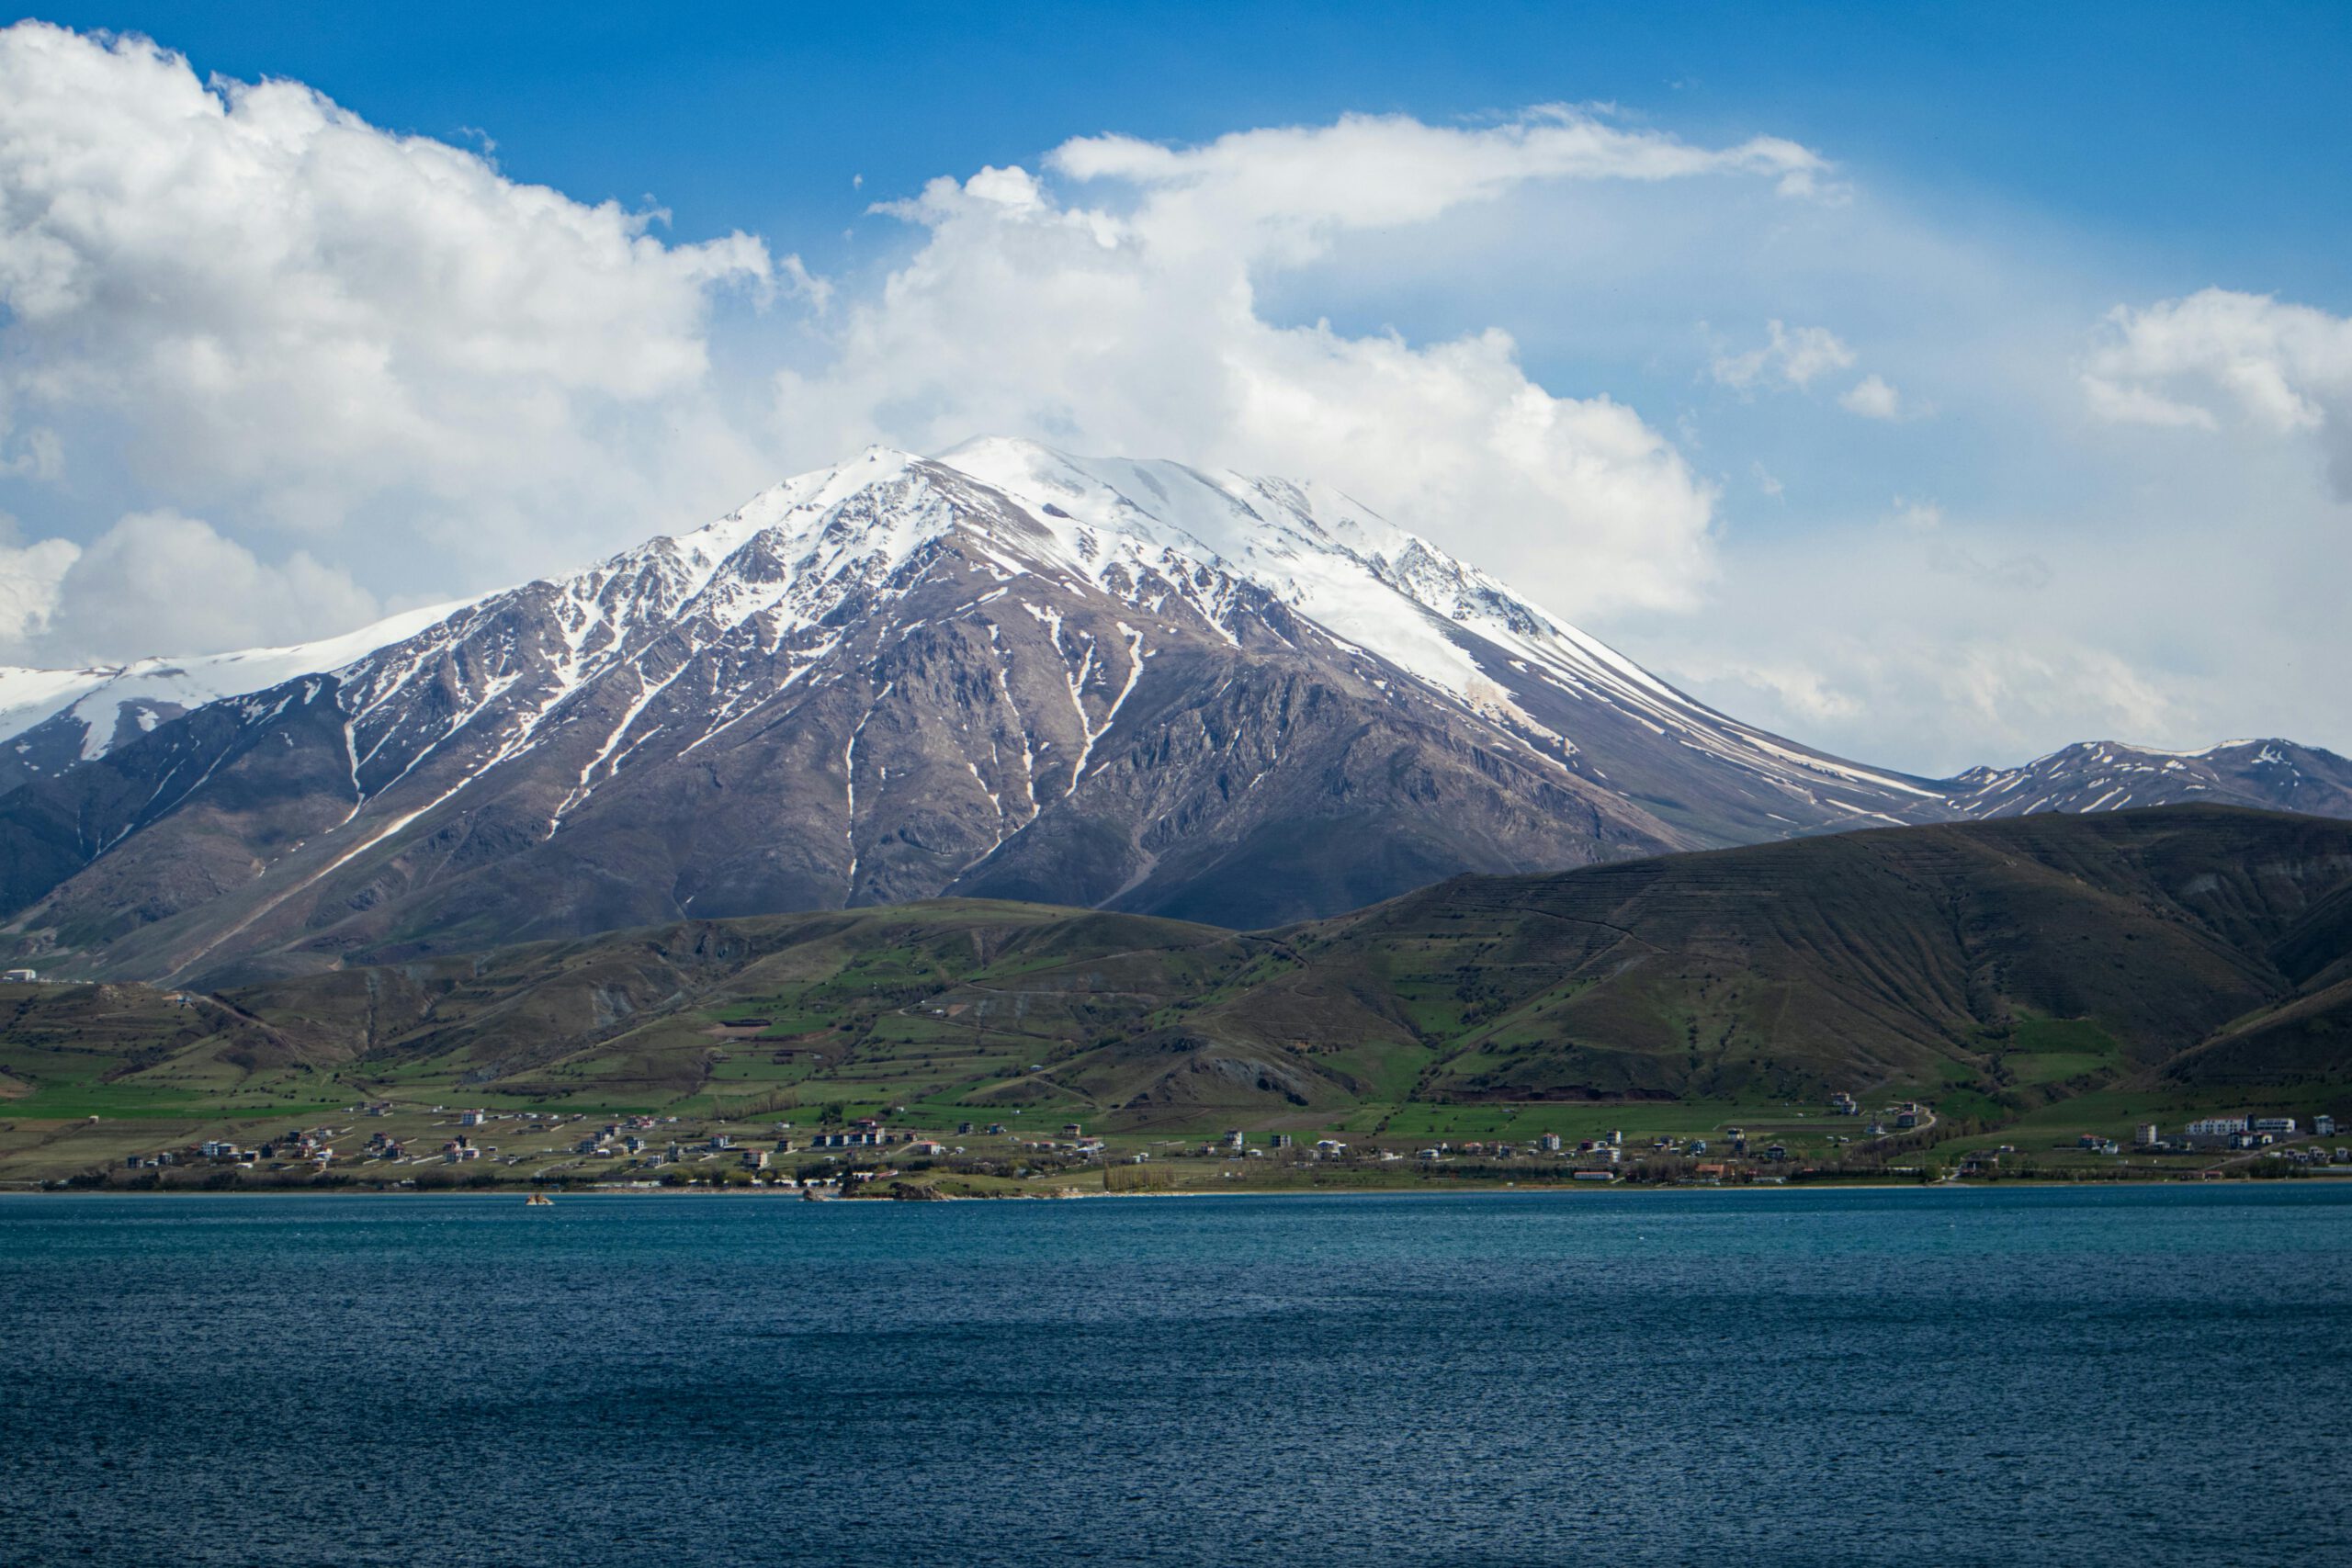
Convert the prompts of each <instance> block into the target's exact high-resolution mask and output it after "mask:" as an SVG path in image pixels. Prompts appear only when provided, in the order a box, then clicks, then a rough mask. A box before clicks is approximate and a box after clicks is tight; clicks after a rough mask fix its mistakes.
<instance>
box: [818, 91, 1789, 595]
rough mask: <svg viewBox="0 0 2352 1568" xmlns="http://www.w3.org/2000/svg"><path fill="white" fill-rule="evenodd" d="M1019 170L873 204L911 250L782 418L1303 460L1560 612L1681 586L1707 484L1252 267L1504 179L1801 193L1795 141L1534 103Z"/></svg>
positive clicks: (1701, 521)
mask: <svg viewBox="0 0 2352 1568" xmlns="http://www.w3.org/2000/svg"><path fill="white" fill-rule="evenodd" d="M1045 166H1046V171H1047V175H1046V177H1041V176H1039V175H1033V174H1031V173H1030V172H1028V171H1027V170H1024V169H1021V168H988V169H983V170H981V171H980V172H979V173H978V174H977V175H972V176H971V177H970V178H968V179H967V180H964V181H961V182H957V181H955V180H948V179H941V180H937V181H934V182H933V183H932V184H931V185H930V186H927V187H926V188H925V189H924V191H923V192H922V195H921V196H920V197H916V198H915V199H913V200H910V201H906V202H902V203H898V204H895V205H893V206H891V207H889V208H888V209H887V210H888V211H889V212H891V213H893V214H894V215H896V216H898V217H899V218H902V219H904V220H908V221H909V222H910V223H913V224H915V225H917V226H918V227H919V228H920V230H921V231H922V243H921V244H920V245H919V247H918V248H917V250H916V251H915V253H914V254H913V255H912V256H911V257H910V258H909V259H908V261H907V262H906V264H905V265H903V266H901V267H899V269H898V270H896V271H895V272H894V273H892V275H891V276H890V277H889V278H888V283H887V284H886V285H885V286H884V287H883V288H881V289H880V290H879V291H878V293H877V294H876V296H874V297H872V298H869V299H862V300H860V301H858V302H856V303H854V304H853V305H851V306H850V307H849V308H848V309H847V310H845V311H843V312H842V314H841V318H840V320H839V321H838V323H837V330H836V333H835V335H834V336H833V338H832V340H831V343H832V348H833V353H832V357H831V362H830V363H828V364H825V365H823V366H821V367H814V368H811V369H809V370H796V371H791V372H787V373H786V374H784V375H783V376H781V377H780V378H778V382H777V400H778V408H779V415H780V419H781V422H782V423H783V425H784V427H785V428H786V429H788V430H791V431H793V432H795V433H796V434H797V436H798V437H799V438H800V439H802V440H804V441H805V440H809V439H810V438H811V433H812V432H821V433H826V434H823V435H821V436H820V437H818V438H817V439H818V440H819V443H820V446H831V447H832V448H833V449H836V450H839V449H844V448H847V447H850V446H854V445H855V444H857V443H858V442H860V441H862V440H865V439H875V438H878V439H888V440H896V441H898V442H899V443H900V444H902V445H907V446H916V447H934V446H944V445H948V444H952V443H953V442H955V441H957V440H960V439H962V438H963V437H965V436H967V435H969V434H976V433H979V432H991V431H1002V432H1014V433H1021V434H1034V435H1037V436H1040V437H1043V438H1045V439H1047V440H1051V441H1057V442H1060V443H1062V444H1065V445H1069V446H1076V447H1079V448H1080V449H1085V450H1102V451H1117V452H1157V453H1161V454H1164V455H1167V456H1171V457H1179V458H1184V459H1188V460H1193V461H1202V462H1213V463H1218V464H1223V465H1227V466H1231V467H1236V468H1245V469H1258V470H1266V471H1273V472H1280V473H1289V474H1300V475H1311V476H1315V477H1317V478H1320V479H1326V480H1328V481H1329V482H1332V483H1335V484H1337V485H1339V486H1340V487H1341V488H1343V489H1346V490H1348V491H1351V493H1353V494H1355V495H1356V496H1357V497H1358V498H1359V499H1361V500H1363V502H1366V503H1367V504H1369V505H1372V506H1374V507H1375V508H1378V509H1380V510H1382V511H1385V512H1387V513H1391V514H1393V515H1395V516H1397V517H1398V518H1401V519H1409V520H1411V521H1412V522H1413V523H1414V524H1415V525H1417V526H1420V527H1423V528H1426V529H1431V530H1434V531H1437V532H1441V533H1442V534H1443V535H1444V536H1445V537H1446V539H1447V541H1448V542H1449V543H1450V544H1451V545H1452V546H1453V547H1456V548H1458V549H1461V550H1463V551H1464V553H1467V554H1469V555H1471V556H1473V557H1475V558H1480V559H1481V560H1483V561H1484V562H1486V563H1487V564H1489V565H1492V566H1496V567H1498V568H1500V569H1502V570H1508V571H1511V572H1513V573H1515V574H1517V575H1519V576H1520V577H1521V580H1522V581H1526V582H1527V584H1528V586H1530V587H1531V588H1532V589H1534V590H1536V591H1537V592H1540V593H1542V594H1543V595H1544V597H1545V598H1547V599H1548V600H1550V601H1551V602H1553V603H1554V604H1556V605H1558V606H1559V607H1560V608H1562V609H1564V610H1566V611H1567V612H1569V613H1572V614H1573V613H1578V612H1582V611H1586V610H1589V609H1593V608H1596V607H1600V606H1605V605H1609V604H1690V603H1691V602H1692V601H1693V599H1694V596H1695V595H1696V593H1697V592H1699V591H1700V589H1701V588H1702V585H1703V583H1704V582H1705V581H1706V580H1707V578H1708V576H1709V574H1710V570H1711V540H1710V536H1711V528H1712V517H1713V496H1714V490H1713V486H1712V485H1711V484H1710V483H1709V482H1707V481H1705V480H1703V479H1701V478H1700V477H1699V476H1697V475H1696V474H1694V473H1693V472H1692V470H1691V468H1690V466H1689V465H1688V463H1687V462H1686V461H1685V459H1684V458H1683V457H1682V455H1681V454H1680V453H1679V451H1678V450H1677V449H1676V447H1675V446H1673V444H1671V443H1670V442H1668V440H1667V439H1666V438H1665V437H1664V436H1662V435H1661V434H1659V433H1658V432H1657V431H1656V430H1654V429H1653V428H1651V427H1650V425H1649V424H1647V423H1645V421H1644V420H1643V419H1642V418H1641V417H1640V416H1639V415H1638V414H1637V413H1635V412H1634V411H1633V410H1632V409H1630V408H1628V407H1626V406H1625V405H1623V404H1622V403H1620V402H1617V401H1614V400H1611V399H1610V398H1609V397H1607V396H1605V395H1595V396H1585V397H1576V396H1562V395H1558V394H1555V392H1553V391H1552V390H1550V389H1546V388H1545V387H1544V386H1542V385H1539V384H1538V383H1537V382H1536V381H1535V380H1534V379H1533V378H1531V377H1530V376H1529V375H1528V374H1527V372H1526V371H1525V369H1524V368H1523V367H1522V366H1521V363H1520V357H1519V353H1518V348H1517V345H1516V344H1515V343H1514V341H1513V340H1512V338H1511V337H1510V335H1509V334H1508V333H1503V332H1500V331H1497V330H1487V331H1481V332H1474V333H1468V334H1466V335H1462V336H1458V337H1453V338H1451V339H1447V340H1444V341H1438V342H1432V343H1418V344H1417V343H1413V342H1409V341H1408V340H1407V339H1406V338H1404V337H1403V336H1402V335H1401V334H1398V333H1393V332H1390V333H1368V334H1350V333H1343V332H1340V331H1338V330H1336V329H1334V328H1333V327H1332V326H1331V325H1330V324H1329V322H1328V321H1317V322H1314V323H1311V324H1298V325H1282V324H1277V323H1276V322H1274V321H1270V320H1268V319H1267V318H1266V316H1265V314H1264V313H1263V312H1262V310H1261V307H1260V293H1259V285H1260V284H1261V281H1262V280H1263V279H1264V278H1265V277H1266V276H1268V275H1270V274H1272V273H1277V272H1280V271H1283V270H1284V269H1288V268H1295V267H1299V266H1303V265H1306V264H1308V263H1311V262H1314V261H1317V260H1318V259H1320V258H1321V257H1323V256H1324V255H1326V254H1328V253H1329V250H1330V249H1331V248H1332V247H1333V246H1334V245H1335V244H1337V243H1339V242H1340V239H1341V238H1342V237H1343V236H1344V235H1346V234H1348V233H1350V232H1351V231H1375V230H1389V229H1395V228H1398V227H1409V226H1415V225H1423V224H1428V223H1430V222H1432V221H1435V220H1438V219H1440V218H1442V217H1443V216H1444V215H1446V214H1447V213H1449V212H1452V211H1453V210H1455V209H1458V208H1461V207H1463V206H1464V205H1465V204H1473V203H1481V202H1488V201H1492V200H1494V199H1496V198H1497V197H1499V196H1500V195H1502V194H1503V193H1504V192H1506V191H1508V190H1510V189H1511V188H1512V187H1513V186H1520V185H1524V184H1526V183H1529V182H1533V181H1556V180H1625V181H1643V182H1656V181H1666V180H1675V179H1694V178H1701V177H1715V178H1732V179H1755V178H1758V177H1761V178H1764V179H1768V180H1770V182H1771V183H1772V185H1773V186H1774V187H1775V188H1778V189H1781V190H1782V191H1784V192H1787V193H1789V194H1791V195H1803V194H1804V193H1806V192H1808V191H1810V190H1812V189H1814V188H1815V185H1816V182H1817V180H1818V178H1819V176H1820V175H1821V173H1822V172H1823V169H1824V165H1823V164H1822V163H1821V161H1820V160H1819V159H1818V158H1817V157H1815V155H1814V154H1812V153H1810V152H1806V151H1805V150H1804V149H1803V148H1800V147H1797V146H1795V145H1794V144H1792V143H1789V142H1785V141H1770V140H1764V141H1748V142H1743V143H1741V144H1739V145H1737V146H1734V147H1729V148H1724V149H1708V148H1700V147H1693V146H1691V145H1689V144H1687V143H1684V142H1682V141H1677V140H1675V139H1673V138H1671V137H1668V136H1664V135H1660V134H1657V133H1655V132H1647V131H1629V130H1622V129H1619V128H1616V127H1612V126H1610V125H1607V124H1604V123H1602V122H1600V121H1599V120H1596V119H1594V118H1589V117H1588V116H1584V115H1580V114H1577V113H1575V112H1572V111H1569V110H1565V109H1549V110H1544V111H1542V112H1540V113H1538V114H1535V115H1533V116H1531V117H1528V118H1524V119H1521V120H1515V121H1511V122H1508V123H1504V124H1499V125H1491V126H1486V127H1481V128H1475V129H1464V128H1450V127H1437V126H1430V125H1425V124H1422V123H1420V122H1419V121H1417V120H1411V119H1406V118H1370V117H1350V118H1343V119H1341V120H1340V121H1338V122H1337V123H1335V124H1332V125H1329V126H1322V127H1313V128H1289V129H1282V130H1260V131H1249V132H1243V133H1238V134H1235V135H1231V136H1227V137H1223V138H1220V139H1218V140H1217V141H1214V142H1211V143H1208V144H1206V145H1204V146H1200V147H1193V148H1172V147H1164V146H1159V145H1156V144H1152V143H1148V142H1142V141H1134V140H1131V139H1128V138H1123V137H1096V138H1087V139H1083V140H1080V141H1071V142H1069V143H1066V144H1064V145H1063V146H1061V147H1059V148H1057V149H1056V150H1055V151H1054V152H1052V153H1051V154H1050V155H1049V156H1048V157H1047V159H1046V165H1045Z"/></svg>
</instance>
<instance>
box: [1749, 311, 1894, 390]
mask: <svg viewBox="0 0 2352 1568" xmlns="http://www.w3.org/2000/svg"><path fill="white" fill-rule="evenodd" d="M1765 325H1766V330H1767V334H1768V335H1767V337H1766V340H1765V342H1764V344H1763V345H1762V346H1761V347H1758V348H1752V349H1749V350H1748V351H1747V352H1746V353H1744V354H1723V355H1716V356H1715V359H1714V362H1713V364H1712V365H1710V366H1709V367H1708V370H1709V373H1710V374H1712V375H1713V377H1714V378H1715V379H1716V380H1717V381H1719V382H1721V383H1722V384H1723V385H1724V386H1726V387H1730V388H1732V389H1735V390H1737V391H1742V392H1745V391H1749V390H1752V389H1754V388H1755V387H1756V386H1757V385H1758V383H1759V382H1763V381H1766V380H1770V381H1776V382H1778V383H1779V384H1781V386H1786V387H1806V386H1810V385H1811V384H1812V383H1813V381H1814V379H1815V378H1817V377H1820V376H1825V375H1826V374H1828V373H1829V372H1830V371H1832V370H1844V369H1846V368H1848V367H1850V366H1851V365H1852V364H1853V363H1854V351H1853V350H1852V349H1850V348H1849V347H1847V346H1846V344H1844V343H1843V342H1842V341H1841V340H1840V339H1839V338H1838V334H1837V333H1833V332H1831V331H1830V330H1829V329H1828V328H1826V327H1793V328H1792V327H1790V326H1787V325H1786V324H1784V323H1782V322H1780V321H1768V322H1767V323H1765ZM1871 379H1872V380H1876V379H1877V378H1876V377H1872V378H1871Z"/></svg>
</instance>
